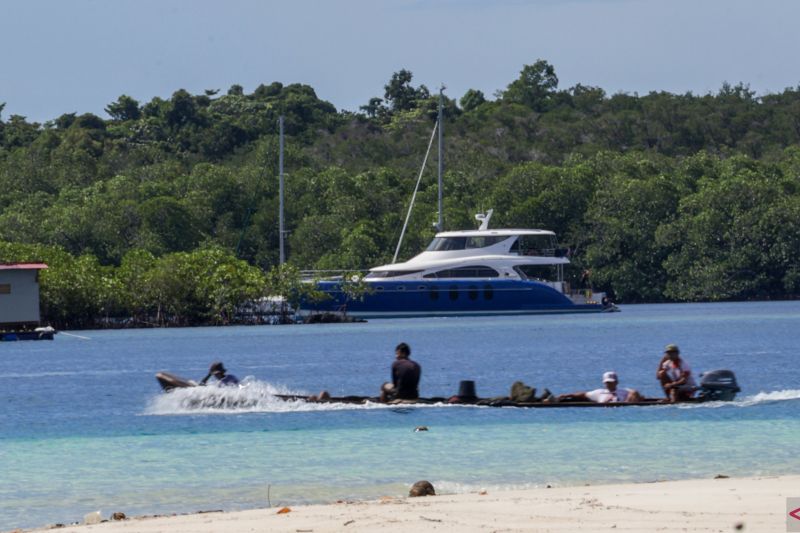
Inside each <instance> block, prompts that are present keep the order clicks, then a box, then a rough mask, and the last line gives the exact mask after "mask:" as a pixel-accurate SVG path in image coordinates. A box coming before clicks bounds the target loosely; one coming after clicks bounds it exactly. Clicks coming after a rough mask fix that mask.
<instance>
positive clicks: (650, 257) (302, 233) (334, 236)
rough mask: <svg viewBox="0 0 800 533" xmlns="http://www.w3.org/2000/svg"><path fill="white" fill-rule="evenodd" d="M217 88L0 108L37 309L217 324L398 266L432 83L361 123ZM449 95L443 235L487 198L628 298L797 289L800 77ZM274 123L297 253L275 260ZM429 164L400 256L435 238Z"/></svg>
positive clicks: (303, 103) (307, 90)
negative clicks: (685, 88) (328, 274)
mask: <svg viewBox="0 0 800 533" xmlns="http://www.w3.org/2000/svg"><path fill="white" fill-rule="evenodd" d="M223 92H224V94H223ZM223 92H217V91H216V90H212V91H204V92H202V93H201V94H191V93H190V92H188V91H186V90H178V91H176V92H175V93H173V95H172V96H171V97H170V98H168V99H161V98H158V97H156V98H153V99H151V100H150V101H149V102H143V103H140V102H138V101H136V100H135V99H133V98H131V97H130V96H127V95H122V96H120V97H119V98H118V99H117V100H116V101H115V102H112V103H110V104H108V106H107V107H106V112H107V113H108V115H109V117H110V119H109V120H104V119H102V118H100V117H98V116H95V115H92V114H83V115H78V114H76V113H65V114H62V115H61V116H60V117H57V118H55V119H54V120H52V121H48V122H46V123H45V124H38V123H33V122H28V121H27V120H26V119H25V117H22V116H19V115H11V116H10V117H5V115H4V116H2V117H0V241H5V242H3V243H2V244H0V260H13V259H20V258H35V259H41V260H45V261H47V262H48V263H52V264H51V268H50V269H49V270H48V271H46V272H45V273H43V274H42V280H43V286H42V294H43V296H42V298H43V309H44V310H45V315H46V317H47V318H48V320H51V321H55V322H57V323H59V324H67V323H68V324H70V325H73V326H75V327H77V326H79V325H82V324H89V323H96V321H97V320H99V319H103V318H104V317H109V320H111V319H113V318H114V317H130V318H132V319H133V320H134V321H135V322H137V323H143V322H152V323H157V324H158V323H160V324H167V323H170V324H172V323H175V324H188V323H197V322H200V323H224V322H226V321H229V320H230V319H231V313H232V310H233V309H234V308H235V306H236V305H238V303H239V302H242V300H243V299H246V297H247V296H248V295H250V296H252V295H258V294H266V293H269V294H273V295H274V294H284V295H289V296H287V298H289V299H290V300H291V302H290V303H292V302H296V301H297V299H298V298H299V297H300V295H302V294H306V295H307V296H308V294H307V293H305V292H303V291H307V290H308V289H309V287H311V285H310V284H308V283H306V282H301V281H300V278H299V273H298V271H297V269H299V268H303V269H333V270H347V271H351V270H352V271H357V270H361V269H364V268H368V267H370V266H373V265H375V264H380V263H384V262H387V261H389V260H390V259H391V257H392V254H393V252H394V248H395V246H396V243H397V239H398V237H399V231H400V227H401V225H402V222H403V217H404V215H405V209H406V207H407V205H408V200H409V196H410V194H411V191H412V188H413V186H414V183H415V180H416V176H417V173H418V171H419V166H420V164H421V162H422V158H423V156H424V153H425V149H426V147H427V142H428V139H429V136H430V132H431V128H432V127H433V124H434V121H435V119H436V112H437V106H438V95H433V96H432V95H431V94H430V92H429V91H428V89H427V88H426V87H425V86H424V85H418V86H415V85H414V84H413V75H412V73H411V72H410V71H408V70H400V71H397V72H395V73H394V74H392V76H391V79H390V80H389V81H388V83H387V84H386V86H385V87H384V93H383V94H382V95H381V97H375V98H372V99H370V100H369V101H368V102H367V103H366V104H365V105H364V106H363V107H362V108H361V111H362V113H352V112H348V111H341V112H338V111H337V110H336V108H335V107H334V106H333V105H331V104H330V103H329V102H326V101H324V100H321V99H320V98H319V97H318V96H317V94H316V93H315V91H314V89H313V88H312V87H309V86H307V85H303V84H297V83H295V84H287V85H284V84H282V83H279V82H274V83H266V84H262V85H259V86H258V87H256V88H255V90H253V92H252V93H247V92H246V91H245V90H244V88H243V87H242V86H240V85H232V86H231V87H230V89H228V90H227V91H223ZM459 103H460V107H459V106H458V105H456V102H455V101H454V100H451V99H446V100H445V108H444V111H445V115H446V121H445V132H446V136H445V155H446V160H445V169H446V176H445V223H446V226H447V228H448V229H456V228H470V227H473V224H474V219H473V215H474V213H476V212H479V211H485V210H486V209H488V208H494V210H495V217H494V222H493V225H494V226H495V227H497V226H521V227H542V228H548V229H552V230H554V231H556V232H557V233H558V235H559V237H560V239H561V241H562V243H563V246H565V247H569V248H570V249H571V251H572V257H571V260H572V262H573V263H574V264H575V267H576V269H577V271H580V270H581V269H584V268H586V269H590V270H592V273H593V276H592V278H593V281H594V283H595V284H596V285H597V286H598V288H601V289H608V290H613V291H615V292H616V294H617V296H618V298H620V299H622V300H623V301H662V300H709V299H710V300H714V299H731V298H778V297H793V296H796V295H797V294H798V292H800V267H798V265H800V257H798V254H800V241H798V239H800V237H798V235H800V182H799V181H798V180H799V179H800V178H798V176H800V149H798V148H797V146H798V145H800V87H795V88H788V89H786V90H784V91H783V92H780V93H775V94H767V95H763V96H760V97H759V96H757V95H755V94H754V93H753V91H751V90H750V89H749V88H748V87H747V86H746V85H743V84H737V85H729V84H725V85H723V86H722V88H721V89H720V90H719V91H718V92H715V93H710V94H704V95H693V94H691V93H687V94H671V93H666V92H652V93H649V94H646V95H641V96H640V95H636V94H633V95H632V94H625V93H617V94H613V95H607V94H606V93H605V92H604V91H603V90H602V89H600V88H598V87H592V86H588V85H582V84H576V85H575V86H573V87H570V88H567V89H559V88H558V77H557V75H556V72H555V69H554V67H553V66H552V65H551V64H549V63H548V62H546V61H543V60H538V61H536V62H535V63H533V64H532V65H525V66H524V67H523V69H522V71H521V72H520V75H519V78H518V79H516V80H513V81H511V83H510V84H509V85H508V86H507V88H506V90H505V91H502V92H501V93H500V94H499V96H498V97H497V99H495V100H492V99H487V98H486V96H485V95H484V94H483V93H481V92H480V91H477V90H473V89H470V90H469V91H467V92H466V93H465V94H464V96H463V97H462V98H461V99H460V102H459ZM0 111H2V105H0ZM280 115H284V116H285V119H286V132H287V143H286V148H287V149H286V169H287V172H288V174H287V177H286V199H287V203H286V220H287V230H288V235H287V245H288V252H289V254H288V257H289V262H290V264H289V265H284V266H282V267H280V268H277V267H276V263H277V261H278V251H277V248H278V229H277V226H278V221H277V209H278V201H277V194H278V186H277V166H278V161H277V150H278V140H277V121H278V117H279V116H280ZM435 162H436V154H435V152H434V154H432V158H431V159H430V160H429V162H428V169H427V172H426V174H425V175H424V177H423V180H422V185H421V187H420V190H419V193H418V197H417V204H416V207H415V211H414V214H413V216H412V218H411V220H410V224H409V228H408V232H407V234H406V237H405V240H404V244H403V247H402V249H401V251H400V254H401V259H403V258H408V257H410V256H411V255H413V254H416V253H417V252H419V251H420V249H422V248H423V247H424V246H425V245H426V244H427V242H428V241H429V240H430V238H431V237H432V236H433V233H434V230H433V228H432V223H433V222H434V221H435V218H436V204H437V189H436V180H435V178H434V175H435V170H434V169H435V166H436V165H435ZM263 272H269V274H263ZM267 287H269V290H267V289H266V288H267ZM284 291H285V292H284Z"/></svg>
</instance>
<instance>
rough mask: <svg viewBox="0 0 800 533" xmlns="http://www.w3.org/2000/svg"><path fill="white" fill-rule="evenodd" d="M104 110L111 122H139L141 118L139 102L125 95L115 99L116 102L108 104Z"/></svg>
mask: <svg viewBox="0 0 800 533" xmlns="http://www.w3.org/2000/svg"><path fill="white" fill-rule="evenodd" d="M105 110H106V113H108V116H110V117H111V118H112V120H121V121H126V120H139V117H141V116H142V113H141V110H140V109H139V102H138V101H137V100H136V99H134V98H131V97H130V96H128V95H126V94H123V95H122V96H120V97H119V98H117V101H116V102H112V103H110V104H108V106H106V109H105Z"/></svg>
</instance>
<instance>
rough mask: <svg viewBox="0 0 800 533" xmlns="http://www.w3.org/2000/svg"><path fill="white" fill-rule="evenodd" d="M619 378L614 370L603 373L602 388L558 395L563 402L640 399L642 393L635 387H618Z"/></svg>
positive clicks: (602, 401)
mask: <svg viewBox="0 0 800 533" xmlns="http://www.w3.org/2000/svg"><path fill="white" fill-rule="evenodd" d="M618 385H619V378H618V377H617V373H616V372H606V373H604V374H603V388H602V389H595V390H592V391H588V392H576V393H573V394H564V395H562V396H559V397H558V400H559V401H563V402H594V403H635V402H640V401H642V395H641V394H639V391H637V390H636V389H621V388H619V386H618Z"/></svg>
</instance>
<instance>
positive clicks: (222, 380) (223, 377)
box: [200, 361, 239, 386]
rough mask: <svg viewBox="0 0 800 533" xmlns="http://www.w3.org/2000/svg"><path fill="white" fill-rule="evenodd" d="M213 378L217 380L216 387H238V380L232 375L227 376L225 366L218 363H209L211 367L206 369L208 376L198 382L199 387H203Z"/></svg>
mask: <svg viewBox="0 0 800 533" xmlns="http://www.w3.org/2000/svg"><path fill="white" fill-rule="evenodd" d="M211 376H214V377H215V378H216V379H217V385H222V386H225V385H238V384H239V380H238V379H237V377H236V376H234V375H233V374H228V371H227V370H226V369H225V365H223V364H222V363H221V362H220V361H216V362H214V363H211V366H210V367H209V368H208V374H207V375H206V377H204V378H203V379H202V380H201V381H200V385H205V384H206V382H207V381H208V380H209V378H211Z"/></svg>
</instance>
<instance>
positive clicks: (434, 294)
mask: <svg viewBox="0 0 800 533" xmlns="http://www.w3.org/2000/svg"><path fill="white" fill-rule="evenodd" d="M430 297H431V300H438V299H439V289H438V288H437V287H431V292H430Z"/></svg>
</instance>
